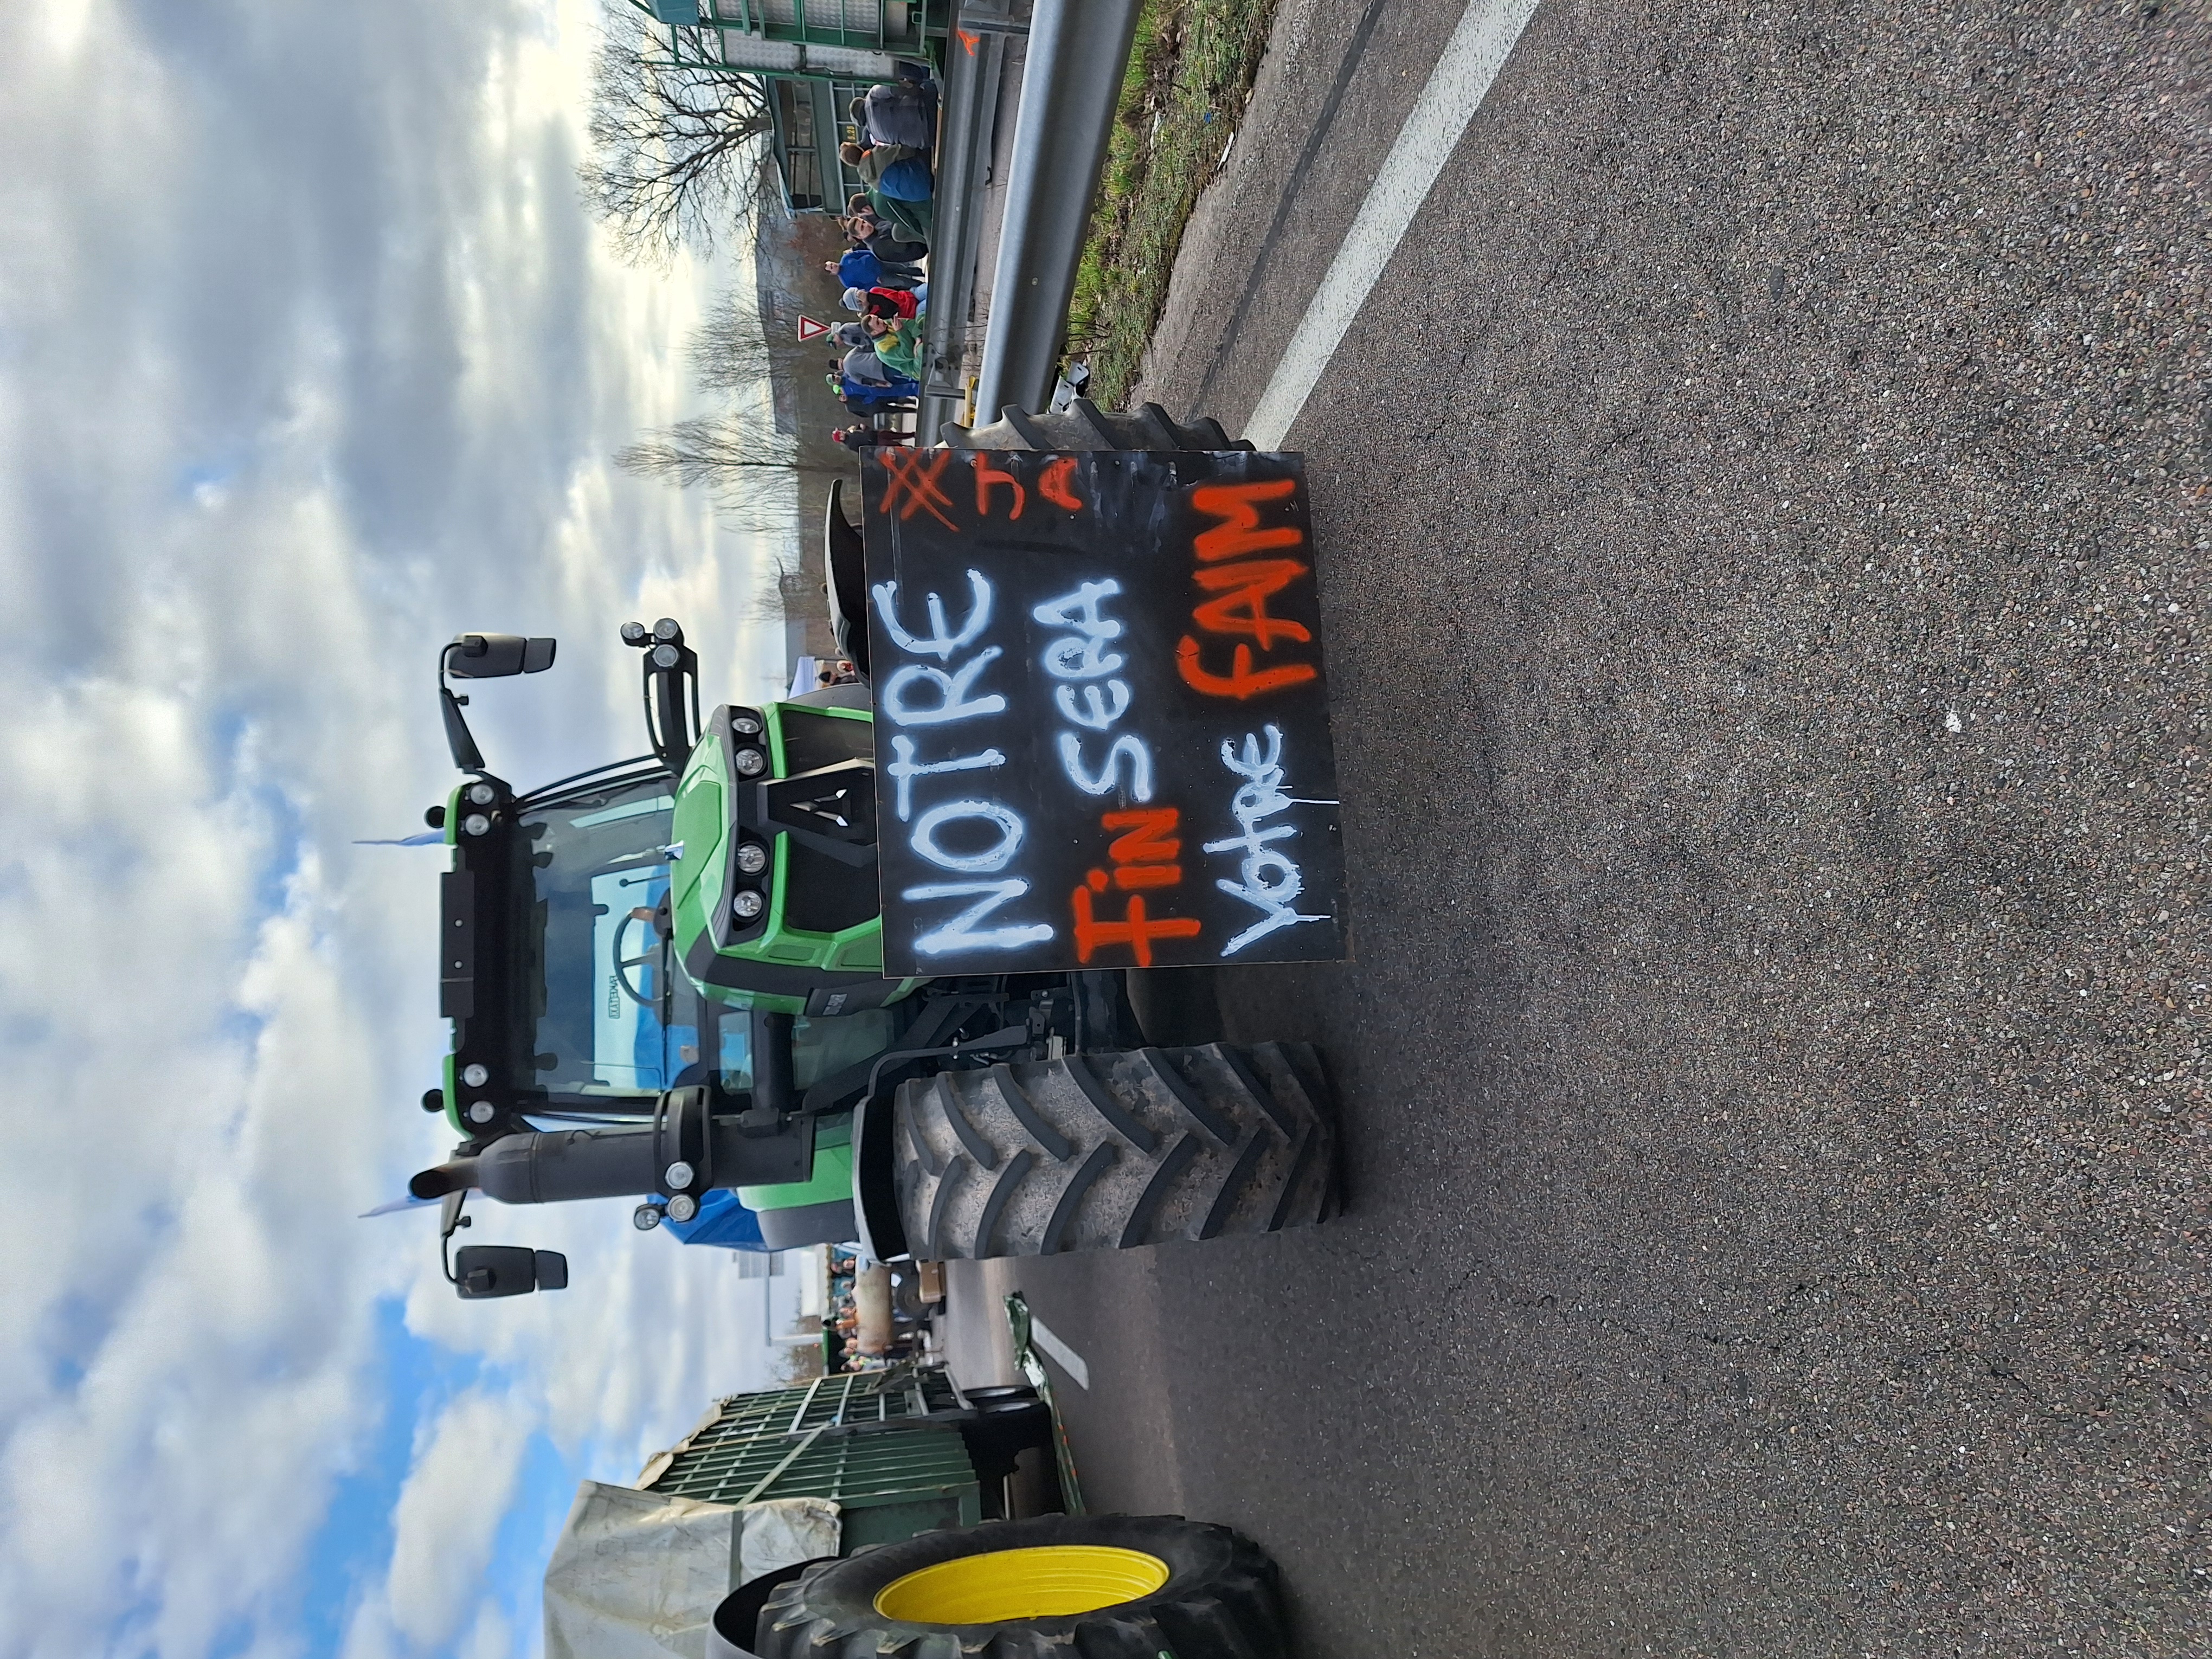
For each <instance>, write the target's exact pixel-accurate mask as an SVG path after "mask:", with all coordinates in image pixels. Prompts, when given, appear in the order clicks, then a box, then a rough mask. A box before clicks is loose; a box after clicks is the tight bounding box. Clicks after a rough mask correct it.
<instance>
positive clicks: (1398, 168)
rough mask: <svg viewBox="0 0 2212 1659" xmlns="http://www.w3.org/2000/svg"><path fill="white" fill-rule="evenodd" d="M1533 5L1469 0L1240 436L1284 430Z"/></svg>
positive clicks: (1277, 441)
mask: <svg viewBox="0 0 2212 1659" xmlns="http://www.w3.org/2000/svg"><path fill="white" fill-rule="evenodd" d="M1535 9H1536V0H1469V3H1468V9H1467V12H1466V14H1465V15H1463V16H1462V17H1461V19H1460V20H1459V27H1457V28H1455V29H1454V30H1453V31H1452V37H1451V39H1450V40H1448V41H1446V42H1445V43H1444V50H1443V56H1442V57H1440V58H1437V66H1436V68H1435V69H1434V70H1431V72H1430V75H1429V83H1428V85H1426V86H1425V87H1423V88H1421V95H1420V97H1419V99H1418V100H1415V102H1414V104H1413V112H1412V113H1410V114H1409V115H1407V117H1406V124H1405V125H1403V126H1402V127H1401V128H1399V129H1398V141H1397V143H1395V144H1393V145H1392V146H1391V148H1390V154H1389V158H1388V159H1387V160H1386V161H1384V163H1383V171H1382V173H1381V174H1380V175H1379V176H1377V178H1376V180H1375V182H1374V184H1373V185H1370V187H1369V189H1368V191H1367V199H1366V200H1365V201H1364V202H1362V203H1361V204H1359V216H1358V218H1356V219H1354V220H1353V221H1352V228H1351V229H1350V230H1348V231H1346V233H1345V237H1344V241H1343V244H1342V246H1340V247H1339V248H1338V249H1337V251H1336V258H1335V260H1334V263H1332V264H1330V266H1329V268H1328V275H1327V276H1324V277H1322V279H1321V288H1320V289H1319V291H1318V292H1316V294H1315V295H1314V298H1313V303H1312V304H1311V305H1310V306H1308V307H1306V314H1305V317H1304V319H1303V320H1302V321H1301V322H1300V323H1299V324H1298V327H1297V332H1296V333H1295V334H1293V335H1291V343H1290V344H1289V346H1288V347H1286V348H1285V349H1284V352H1283V356H1282V359H1281V361H1280V362H1278V363H1277V364H1276V365H1275V374H1274V377H1273V379H1272V380H1269V381H1268V382H1267V390H1266V391H1265V392H1261V394H1260V404H1259V407H1258V408H1256V409H1255V410H1253V411H1252V417H1251V419H1250V420H1249V421H1247V422H1245V423H1244V435H1245V436H1246V437H1248V438H1249V439H1250V440H1251V441H1252V442H1253V444H1254V446H1255V447H1257V448H1261V449H1279V448H1280V447H1282V443H1283V440H1284V439H1285V438H1286V437H1288V436H1289V435H1290V431H1291V423H1292V422H1295V421H1296V420H1297V418H1298V411H1299V410H1303V409H1304V407H1305V406H1306V398H1308V397H1309V396H1310V395H1311V393H1312V392H1313V389H1314V387H1315V386H1316V384H1318V383H1319V381H1320V380H1321V376H1322V370H1323V369H1325V368H1328V360H1329V359H1330V358H1331V357H1333V356H1335V355H1336V348H1337V346H1338V345H1339V344H1340V343H1341V342H1342V341H1343V339H1344V335H1345V331H1346V330H1347V329H1349V328H1350V327H1351V326H1352V319H1353V318H1354V317H1357V316H1358V314H1359V308H1360V307H1362V306H1364V305H1365V304H1366V303H1367V296H1368V295H1369V294H1370V292H1372V291H1373V289H1374V287H1375V283H1376V279H1377V278H1378V277H1380V276H1382V275H1383V267H1384V266H1385V265H1387V264H1389V263H1390V255H1391V254H1392V253H1393V252H1395V251H1396V249H1397V246H1398V243H1399V240H1400V239H1401V238H1402V237H1403V236H1404V235H1405V234H1406V231H1407V228H1408V227H1409V226H1411V225H1412V224H1413V216H1414V215H1416V214H1418V213H1419V211H1420V210H1421V204H1422V203H1424V202H1425V201H1426V200H1428V197H1429V190H1430V187H1431V185H1434V184H1435V183H1436V181H1437V174H1438V173H1442V172H1443V170H1444V164H1445V163H1446V162H1448V161H1450V160H1451V157H1452V151H1453V150H1454V149H1456V148H1457V147H1458V144H1459V140H1460V135H1461V134H1462V133H1463V132H1465V131H1467V124H1468V122H1469V121H1471V120H1473V119H1474V112H1475V111H1476V110H1478V109H1480V108H1481V106H1482V101H1483V100H1484V99H1486V98H1487V97H1488V96H1489V95H1490V87H1491V83H1492V82H1494V81H1495V80H1497V79H1498V70H1502V69H1504V67H1505V60H1506V58H1508V57H1509V56H1510V54H1511V53H1512V51H1513V47H1514V44H1515V43H1516V41H1518V40H1520V39H1521V31H1522V29H1524V28H1526V27H1528V19H1529V16H1530V15H1532V14H1533V13H1534V11H1535Z"/></svg>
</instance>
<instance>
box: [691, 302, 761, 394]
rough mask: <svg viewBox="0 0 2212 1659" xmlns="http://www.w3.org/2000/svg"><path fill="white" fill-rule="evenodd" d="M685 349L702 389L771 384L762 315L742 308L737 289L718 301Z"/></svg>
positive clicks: (750, 388)
mask: <svg viewBox="0 0 2212 1659" xmlns="http://www.w3.org/2000/svg"><path fill="white" fill-rule="evenodd" d="M684 355H685V356H687V357H688V358H689V359H690V363H691V379H692V381H693V383H694V384H696V386H698V387H699V389H700V390H701V391H702V392H751V391H754V390H757V389H758V388H759V387H761V386H765V385H767V384H768V381H769V374H770V366H769V349H768V336H767V334H766V333H765V332H764V331H763V330H762V328H761V321H760V319H759V318H758V317H757V316H755V315H754V314H753V313H751V312H750V311H749V310H744V309H740V308H739V307H738V296H737V294H736V293H735V291H734V290H733V291H732V292H730V293H726V294H725V295H722V296H721V297H720V299H718V300H716V301H714V307H713V308H712V309H711V310H709V311H708V313H707V319H706V321H704V322H702V323H701V324H700V325H699V326H698V327H696V328H695V329H693V330H692V331H691V337H690V340H689V341H688V342H686V343H685V345H684Z"/></svg>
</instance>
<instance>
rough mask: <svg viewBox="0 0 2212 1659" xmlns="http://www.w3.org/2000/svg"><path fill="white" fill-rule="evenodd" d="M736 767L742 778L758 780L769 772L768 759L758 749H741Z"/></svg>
mask: <svg viewBox="0 0 2212 1659" xmlns="http://www.w3.org/2000/svg"><path fill="white" fill-rule="evenodd" d="M736 765H737V769H738V775H739V776H740V777H747V778H757V777H758V776H759V775H761V774H762V773H763V772H765V771H767V770H768V757H767V756H766V755H763V753H761V751H760V750H757V749H740V750H738V758H737V761H736Z"/></svg>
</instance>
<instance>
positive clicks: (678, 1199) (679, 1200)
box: [668, 1193, 699, 1221]
mask: <svg viewBox="0 0 2212 1659" xmlns="http://www.w3.org/2000/svg"><path fill="white" fill-rule="evenodd" d="M698 1213H699V1200H697V1199H696V1198H694V1197H692V1196H691V1194H689V1193H678V1194H676V1196H675V1197H673V1198H671V1199H670V1200H668V1218H669V1219H670V1220H671V1221H689V1220H690V1218H692V1217H693V1216H695V1215H696V1214H698Z"/></svg>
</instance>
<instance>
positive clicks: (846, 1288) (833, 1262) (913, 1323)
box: [822, 1245, 921, 1372]
mask: <svg viewBox="0 0 2212 1659" xmlns="http://www.w3.org/2000/svg"><path fill="white" fill-rule="evenodd" d="M859 1269H860V1263H859V1262H858V1261H856V1260H855V1259H854V1255H853V1253H852V1252H851V1251H850V1250H848V1249H845V1248H844V1247H843V1246H842V1245H833V1246H831V1247H830V1250H829V1313H828V1315H827V1316H824V1317H823V1321H822V1329H823V1334H824V1335H825V1336H827V1337H828V1338H829V1349H830V1352H829V1370H831V1371H833V1372H841V1371H879V1370H883V1369H884V1367H885V1366H887V1365H894V1364H898V1363H899V1362H900V1361H902V1360H905V1359H912V1358H916V1357H917V1356H918V1355H919V1354H920V1353H921V1326H920V1322H918V1321H917V1320H916V1319H915V1316H914V1312H913V1310H911V1309H910V1308H902V1307H899V1306H898V1305H897V1299H895V1301H894V1304H893V1309H892V1313H891V1333H892V1334H891V1345H890V1349H889V1350H888V1351H887V1352H884V1353H880V1354H864V1353H862V1352H860V1310H859V1308H858V1307H857V1306H855V1305H854V1299H853V1280H854V1277H855V1276H856V1275H857V1273H858V1272H859ZM907 1271H908V1272H911V1271H912V1269H911V1268H908V1270H907Z"/></svg>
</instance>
